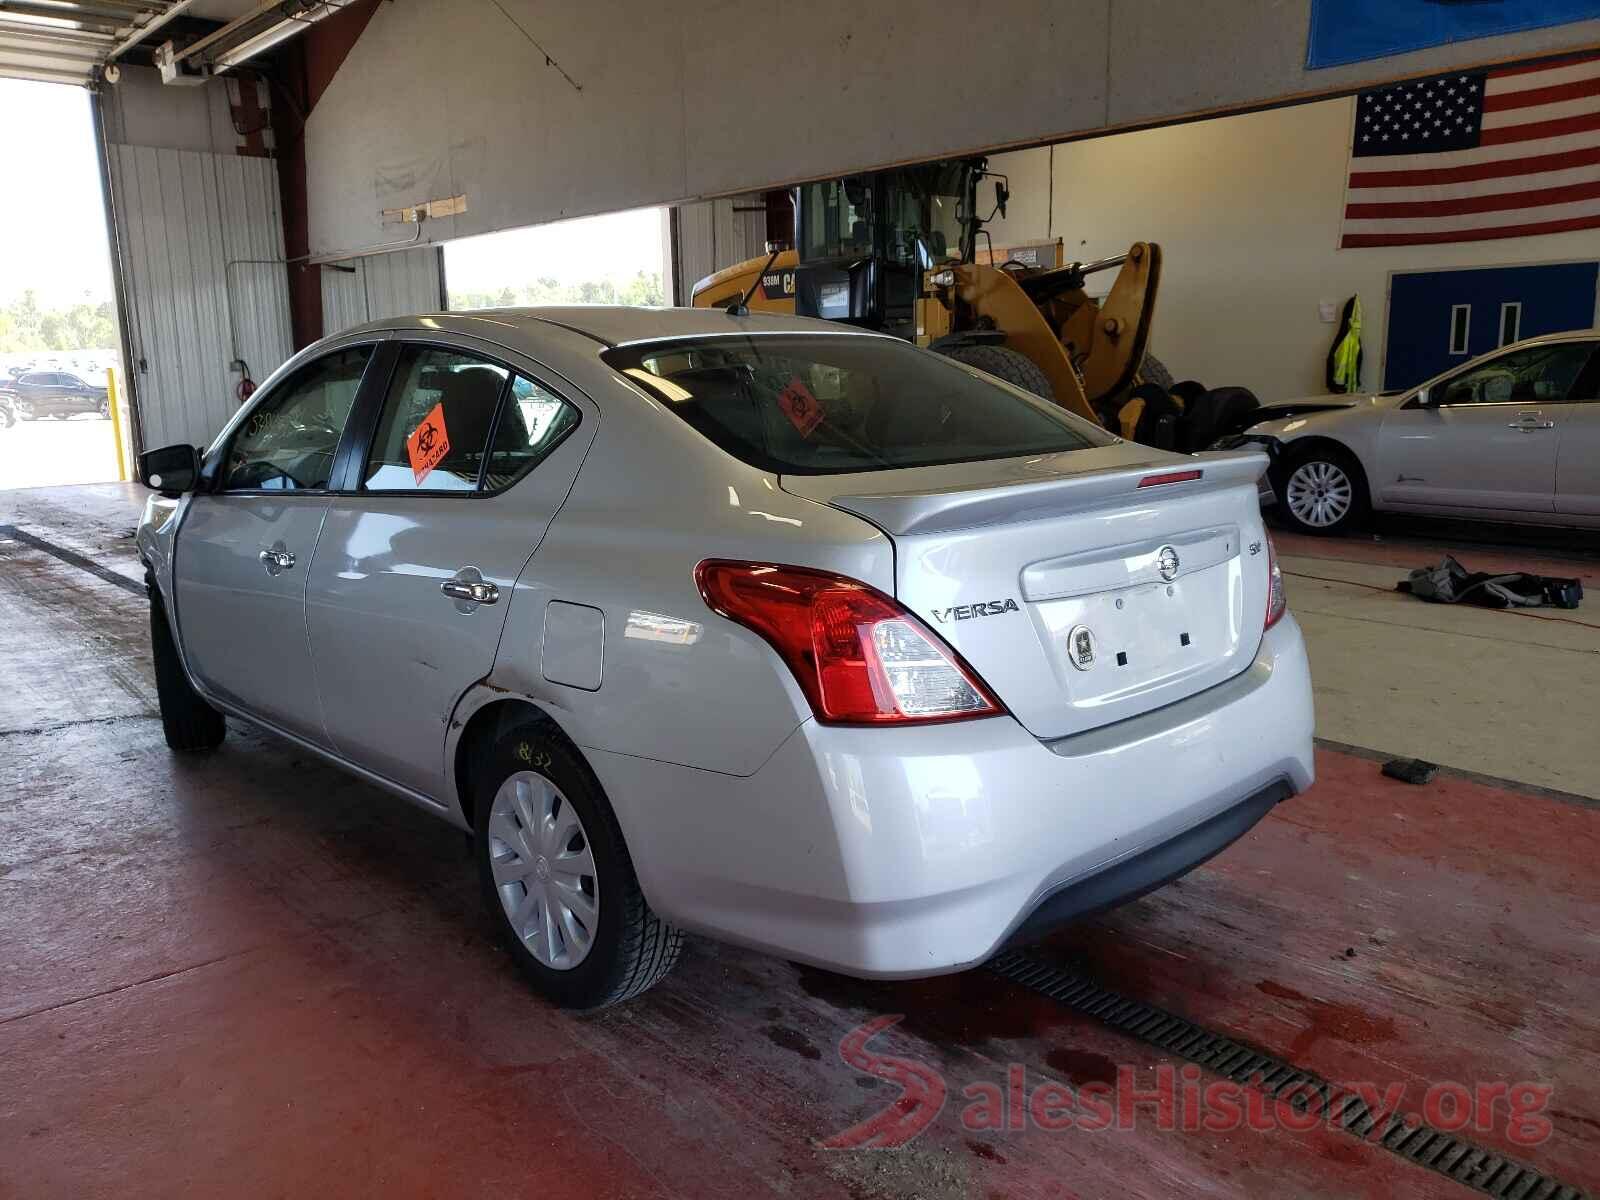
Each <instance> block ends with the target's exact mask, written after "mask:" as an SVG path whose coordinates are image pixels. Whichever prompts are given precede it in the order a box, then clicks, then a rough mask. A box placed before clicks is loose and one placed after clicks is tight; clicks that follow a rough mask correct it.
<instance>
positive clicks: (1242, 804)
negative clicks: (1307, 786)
mask: <svg viewBox="0 0 1600 1200" xmlns="http://www.w3.org/2000/svg"><path fill="white" fill-rule="evenodd" d="M1292 795H1294V786H1293V785H1292V784H1291V783H1290V782H1289V781H1288V780H1287V779H1279V780H1277V781H1275V782H1273V783H1269V784H1268V785H1267V786H1266V787H1264V788H1261V789H1260V790H1259V791H1256V792H1255V793H1253V794H1252V795H1249V796H1246V797H1245V798H1244V799H1243V800H1240V801H1239V802H1238V803H1237V804H1234V805H1233V806H1232V807H1230V808H1225V809H1223V810H1222V811H1221V812H1219V813H1217V814H1216V815H1215V816H1211V817H1207V818H1206V819H1205V820H1204V821H1201V822H1200V823H1199V824H1198V825H1194V826H1192V827H1190V828H1189V829H1185V830H1184V831H1183V832H1182V833H1180V834H1177V835H1176V836H1174V837H1171V838H1169V839H1167V840H1166V841H1164V842H1160V843H1157V844H1156V845H1154V846H1151V847H1149V848H1148V849H1145V850H1141V851H1140V852H1139V853H1137V854H1134V855H1131V856H1130V857H1128V858H1125V859H1121V860H1119V861H1117V862H1114V863H1112V864H1111V865H1110V866H1107V867H1105V868H1104V869H1102V870H1099V871H1096V872H1095V873H1094V874H1092V875H1087V876H1085V877H1084V878H1082V879H1077V880H1074V881H1073V882H1072V883H1069V884H1067V885H1066V886H1065V887H1063V888H1060V889H1058V890H1057V891H1054V892H1051V893H1050V894H1049V895H1048V896H1046V897H1045V898H1044V899H1043V900H1041V901H1040V902H1039V905H1038V907H1037V908H1035V909H1034V910H1033V911H1032V912H1031V913H1029V914H1028V915H1027V917H1026V918H1025V919H1024V920H1023V922H1022V924H1021V925H1019V926H1017V928H1016V931H1015V932H1014V933H1012V935H1011V939H1010V940H1011V941H1014V942H1027V941H1030V940H1032V939H1034V938H1038V937H1043V936H1044V935H1045V934H1047V933H1049V932H1050V931H1051V930H1052V929H1054V928H1056V927H1057V926H1060V925H1065V924H1067V923H1068V922H1070V921H1076V920H1077V919H1078V918H1080V917H1087V916H1091V915H1092V914H1094V913H1097V912H1104V911H1105V910H1106V909H1108V908H1115V907H1116V906H1117V905H1119V904H1126V903H1127V902H1128V901H1130V900H1137V899H1138V898H1139V897H1140V896H1143V895H1146V894H1148V893H1150V892H1153V891H1155V890H1156V889H1157V888H1159V887H1162V886H1164V885H1166V884H1169V883H1171V882H1172V881H1173V880H1174V879H1177V878H1178V877H1180V876H1182V875H1187V874H1188V873H1189V872H1190V871H1192V870H1194V869H1195V868H1196V867H1198V866H1199V865H1200V864H1201V863H1203V862H1205V861H1206V860H1208V859H1211V858H1215V857H1216V856H1217V855H1218V854H1221V853H1222V852H1223V851H1224V850H1226V849H1227V848H1228V847H1229V846H1231V845H1233V843H1234V842H1236V841H1238V840H1239V839H1240V838H1242V837H1243V836H1244V835H1245V834H1247V833H1249V832H1250V831H1251V830H1252V829H1254V828H1255V826H1256V822H1258V821H1259V820H1261V818H1262V817H1264V816H1266V815H1267V814H1268V813H1269V812H1271V811H1272V809H1273V807H1274V806H1275V805H1276V804H1278V802H1279V801H1282V800H1287V799H1288V798H1289V797H1290V796H1292Z"/></svg>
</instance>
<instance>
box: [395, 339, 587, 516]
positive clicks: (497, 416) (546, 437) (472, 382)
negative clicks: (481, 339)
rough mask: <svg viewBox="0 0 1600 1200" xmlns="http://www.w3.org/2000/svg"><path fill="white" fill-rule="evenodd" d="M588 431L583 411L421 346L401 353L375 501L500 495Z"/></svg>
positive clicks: (505, 375) (458, 355) (479, 363)
mask: <svg viewBox="0 0 1600 1200" xmlns="http://www.w3.org/2000/svg"><path fill="white" fill-rule="evenodd" d="M577 424H578V410H577V409H576V408H575V407H574V406H573V405H572V404H570V403H568V402H567V401H566V400H563V399H562V398H561V397H560V396H557V395H556V394H555V393H554V392H552V391H550V390H549V389H548V388H545V387H544V386H542V385H541V384H538V383H535V382H534V381H533V380H530V379H527V378H526V377H524V376H522V375H517V374H514V373H513V372H512V371H511V370H510V369H508V368H506V367H503V366H501V365H499V364H498V363H492V362H487V361H485V360H483V359H480V358H475V357H473V356H472V355H470V354H464V353H462V352H460V351H456V350H447V349H442V348H439V347H436V346H422V345H411V346H406V347H405V348H404V349H403V350H402V351H401V353H400V359H399V362H398V363H397V364H396V366H395V371H394V377H393V382H392V383H391V384H390V387H389V394H388V395H387V396H386V397H385V398H384V403H383V413H382V415H381V416H380V417H379V419H378V430H377V435H376V436H375V437H374V438H373V442H372V453H371V454H370V456H369V457H368V459H367V469H366V475H365V483H364V486H365V488H366V490H367V491H372V492H474V491H480V490H481V491H486V492H497V491H501V490H502V489H504V488H507V487H510V486H511V485H512V484H513V483H515V482H516V481H517V480H518V479H520V478H522V476H523V475H525V474H527V473H528V472H529V471H530V470H532V469H533V468H534V467H535V466H536V465H537V464H538V463H539V462H540V461H541V460H542V459H543V458H544V457H545V456H546V455H548V454H549V453H550V451H551V450H553V449H555V447H556V446H557V445H558V444H560V442H561V440H562V438H564V437H565V436H566V435H567V433H568V432H569V431H570V430H571V429H572V428H573V427H574V426H576V425H577Z"/></svg>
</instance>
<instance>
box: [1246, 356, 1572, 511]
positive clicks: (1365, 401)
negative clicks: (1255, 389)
mask: <svg viewBox="0 0 1600 1200" xmlns="http://www.w3.org/2000/svg"><path fill="white" fill-rule="evenodd" d="M1252 443H1254V444H1256V445H1261V446H1264V447H1266V448H1267V449H1268V450H1270V451H1271V453H1272V455H1273V465H1272V469H1271V471H1270V472H1269V474H1268V476H1267V480H1268V481H1269V482H1270V484H1271V488H1270V491H1267V492H1266V493H1265V494H1264V496H1263V499H1264V500H1266V501H1269V502H1276V503H1277V505H1278V509H1279V512H1280V514H1281V515H1282V518H1283V520H1284V521H1285V522H1287V523H1288V524H1289V525H1290V526H1291V527H1292V528H1295V529H1297V530H1300V531H1301V532H1305V533H1330V534H1331V533H1343V532H1345V531H1347V530H1349V529H1351V528H1353V527H1355V526H1357V525H1359V524H1360V523H1361V521H1362V520H1363V519H1365V517H1366V516H1367V514H1368V513H1369V512H1371V511H1372V510H1374V509H1376V510H1380V511H1388V512H1409V513H1422V514H1429V515H1434V516H1447V517H1469V518H1476V519H1481V520H1492V521H1515V522H1526V523H1535V524H1541V525H1572V526H1588V527H1591V528H1592V527H1596V526H1600V330H1596V329H1590V330H1586V331H1582V332H1576V333H1560V334H1551V335H1549V336H1546V337H1537V338H1529V339H1528V340H1526V341H1521V342H1516V343H1514V344H1512V345H1509V346H1504V347H1502V348H1501V349H1499V350H1496V351H1493V352H1492V353H1490V354H1486V355H1484V356H1483V357H1481V358H1477V359H1474V360H1473V361H1471V362H1468V363H1463V364H1462V365H1461V366H1459V367H1455V368H1452V369H1451V370H1449V371H1446V372H1444V373H1443V374H1442V375H1439V376H1437V377H1435V378H1433V379H1430V380H1428V381H1427V382H1426V383H1424V384H1422V385H1420V386H1419V387H1414V388H1408V389H1404V390H1402V391H1397V392H1386V393H1381V394H1377V395H1364V396H1319V397H1313V398H1311V399H1307V400H1294V401H1289V402H1287V403H1284V404H1276V405H1269V406H1266V407H1263V408H1261V409H1259V410H1258V411H1257V413H1256V415H1255V421H1254V423H1253V424H1252V425H1251V426H1250V428H1249V429H1248V430H1247V431H1246V432H1244V433H1243V434H1240V435H1238V436H1235V437H1231V438H1226V439H1224V440H1223V441H1221V442H1219V443H1218V446H1219V447H1224V448H1239V447H1244V446H1249V445H1251V444H1252Z"/></svg>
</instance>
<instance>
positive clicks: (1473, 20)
mask: <svg viewBox="0 0 1600 1200" xmlns="http://www.w3.org/2000/svg"><path fill="white" fill-rule="evenodd" d="M1595 17H1600V0H1311V37H1310V39H1309V40H1308V43H1307V46H1306V66H1308V67H1336V66H1339V65H1340V64H1342V63H1353V62H1360V61H1362V60H1363V59H1368V58H1383V57H1385V56H1387V55H1390V54H1404V53H1405V52H1406V51H1408V50H1421V49H1422V48H1423V47H1425V46H1440V45H1443V44H1444V43H1445V42H1460V41H1466V40H1467V39H1469V38H1481V37H1492V36H1494V35H1495V34H1497V33H1516V32H1518V31H1519V30H1523V29H1542V28H1544V27H1545V26H1547V25H1564V24H1566V23H1567V22H1568V21H1584V20H1588V19H1590V18H1595Z"/></svg>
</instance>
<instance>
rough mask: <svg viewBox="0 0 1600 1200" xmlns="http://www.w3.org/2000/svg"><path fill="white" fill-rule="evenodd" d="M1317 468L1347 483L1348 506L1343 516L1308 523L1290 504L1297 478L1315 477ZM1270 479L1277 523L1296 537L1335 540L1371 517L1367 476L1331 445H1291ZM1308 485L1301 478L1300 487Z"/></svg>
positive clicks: (1343, 451) (1353, 459) (1345, 453)
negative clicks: (1337, 476) (1303, 536)
mask: <svg viewBox="0 0 1600 1200" xmlns="http://www.w3.org/2000/svg"><path fill="white" fill-rule="evenodd" d="M1319 467H1322V468H1331V469H1332V471H1334V472H1337V473H1338V474H1339V475H1342V476H1343V478H1344V479H1346V480H1348V482H1349V503H1348V505H1347V506H1346V507H1345V509H1344V511H1343V513H1342V514H1341V515H1338V516H1337V517H1334V518H1331V519H1327V520H1321V521H1318V520H1314V519H1308V516H1309V515H1310V514H1309V513H1308V514H1306V515H1302V514H1301V513H1297V512H1296V511H1295V507H1294V506H1291V503H1290V494H1291V491H1293V490H1295V484H1296V477H1297V475H1299V473H1300V472H1301V471H1306V472H1307V473H1308V476H1314V475H1315V474H1316V473H1317V469H1318V468H1319ZM1270 478H1271V480H1272V490H1273V491H1274V492H1275V493H1277V497H1278V505H1277V509H1278V519H1279V520H1280V521H1282V522H1283V524H1284V525H1286V526H1287V527H1288V528H1290V529H1292V530H1294V531H1295V532H1296V533H1310V534H1315V535H1317V536H1318V537H1338V536H1340V535H1341V534H1346V533H1349V532H1351V531H1352V530H1354V529H1358V528H1360V527H1361V526H1362V525H1364V524H1366V522H1367V519H1368V517H1370V516H1371V515H1372V498H1371V493H1370V492H1369V491H1368V490H1367V476H1366V472H1365V471H1363V470H1362V469H1361V463H1360V462H1358V461H1357V459H1356V456H1355V455H1353V454H1351V453H1350V452H1349V451H1348V450H1346V449H1344V448H1343V447H1342V446H1339V445H1336V444H1334V443H1332V442H1313V443H1312V444H1311V445H1309V446H1300V447H1296V446H1293V445H1291V446H1290V447H1289V449H1288V450H1286V451H1285V452H1284V453H1283V454H1282V455H1281V456H1280V457H1279V459H1278V461H1277V462H1275V463H1274V464H1273V465H1272V471H1271V475H1270ZM1307 482H1308V479H1307V478H1305V477H1302V479H1301V484H1300V486H1301V487H1302V488H1303V487H1304V486H1305V485H1306V483H1307ZM1301 507H1304V505H1301Z"/></svg>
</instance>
